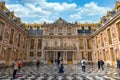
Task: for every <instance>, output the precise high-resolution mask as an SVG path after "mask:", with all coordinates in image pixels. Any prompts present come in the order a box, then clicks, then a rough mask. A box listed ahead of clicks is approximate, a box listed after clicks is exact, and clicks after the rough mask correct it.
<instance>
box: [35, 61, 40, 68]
mask: <svg viewBox="0 0 120 80" xmlns="http://www.w3.org/2000/svg"><path fill="white" fill-rule="evenodd" d="M36 65H37V69H39V66H40V60H37V62H36Z"/></svg>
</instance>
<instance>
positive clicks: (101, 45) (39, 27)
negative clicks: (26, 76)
mask: <svg viewBox="0 0 120 80" xmlns="http://www.w3.org/2000/svg"><path fill="white" fill-rule="evenodd" d="M23 15H24V14H23ZM19 58H20V59H22V60H23V61H26V62H27V61H35V60H36V59H40V61H41V62H42V63H44V64H50V63H51V61H54V60H55V59H58V58H61V59H62V61H63V63H64V64H77V63H80V61H81V59H82V58H86V59H87V60H88V61H92V62H96V61H97V60H98V59H103V60H104V61H105V63H106V64H110V65H115V63H116V59H120V2H118V1H117V2H116V5H115V7H114V9H113V10H112V11H108V12H107V14H106V15H105V16H103V17H102V18H101V19H100V22H98V23H94V22H93V23H79V22H74V23H69V22H67V21H65V20H63V19H62V18H59V19H57V20H56V21H54V22H53V23H47V22H44V23H42V24H39V23H34V24H26V23H23V22H22V21H21V19H20V18H19V17H17V16H15V15H14V12H13V11H12V12H11V11H10V10H8V9H7V8H6V6H5V2H0V63H1V64H6V65H10V64H11V62H12V61H13V60H15V59H19Z"/></svg>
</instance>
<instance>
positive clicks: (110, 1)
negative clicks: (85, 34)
mask: <svg viewBox="0 0 120 80" xmlns="http://www.w3.org/2000/svg"><path fill="white" fill-rule="evenodd" d="M0 1H5V2H6V6H7V8H8V9H9V10H10V11H14V14H15V15H16V17H20V18H21V20H22V22H25V23H34V22H36V23H42V22H54V21H55V20H57V19H58V18H59V17H61V18H63V19H64V20H66V21H68V22H75V21H77V22H80V23H84V22H88V23H94V22H99V20H100V18H101V17H102V16H104V15H106V12H107V11H108V10H112V9H113V8H114V6H115V2H116V0H0Z"/></svg>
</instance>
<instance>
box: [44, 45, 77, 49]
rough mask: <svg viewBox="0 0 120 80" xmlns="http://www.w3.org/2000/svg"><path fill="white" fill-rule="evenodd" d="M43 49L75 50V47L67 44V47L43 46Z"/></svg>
mask: <svg viewBox="0 0 120 80" xmlns="http://www.w3.org/2000/svg"><path fill="white" fill-rule="evenodd" d="M44 50H77V47H73V46H68V47H63V46H62V47H48V46H45V47H44Z"/></svg>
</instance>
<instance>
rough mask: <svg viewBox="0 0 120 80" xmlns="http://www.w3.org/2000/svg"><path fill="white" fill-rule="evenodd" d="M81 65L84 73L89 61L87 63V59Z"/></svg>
mask: <svg viewBox="0 0 120 80" xmlns="http://www.w3.org/2000/svg"><path fill="white" fill-rule="evenodd" d="M81 64H82V71H83V72H86V64H87V61H86V59H85V58H83V59H82V61H81Z"/></svg>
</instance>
